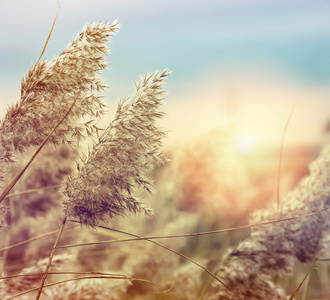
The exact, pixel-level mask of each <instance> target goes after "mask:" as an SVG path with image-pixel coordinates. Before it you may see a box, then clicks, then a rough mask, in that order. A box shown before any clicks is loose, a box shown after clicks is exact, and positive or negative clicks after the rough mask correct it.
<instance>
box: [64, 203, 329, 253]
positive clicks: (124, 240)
mask: <svg viewBox="0 0 330 300" xmlns="http://www.w3.org/2000/svg"><path fill="white" fill-rule="evenodd" d="M327 209H329V208H328V207H325V208H322V209H320V210H318V211H315V212H312V213H308V214H304V215H301V216H296V217H290V218H285V219H279V220H274V221H266V222H261V223H255V224H249V225H242V226H237V227H233V228H226V229H218V230H212V231H206V232H195V233H186V234H176V235H167V236H146V237H140V236H136V238H131V239H119V240H110V241H100V242H94V243H81V244H71V245H62V246H57V248H70V247H80V246H88V245H100V244H112V243H120V242H131V241H137V240H154V239H169V238H181V237H190V236H199V235H206V234H216V233H223V232H229V231H236V230H243V229H251V228H254V227H259V226H263V225H269V224H274V223H279V222H285V221H290V220H295V219H299V218H303V217H309V216H313V215H316V214H318V213H321V212H322V211H324V210H327ZM69 222H77V223H79V222H78V221H74V220H69ZM98 227H100V228H105V229H108V228H107V227H103V226H98ZM132 236H135V235H132Z"/></svg>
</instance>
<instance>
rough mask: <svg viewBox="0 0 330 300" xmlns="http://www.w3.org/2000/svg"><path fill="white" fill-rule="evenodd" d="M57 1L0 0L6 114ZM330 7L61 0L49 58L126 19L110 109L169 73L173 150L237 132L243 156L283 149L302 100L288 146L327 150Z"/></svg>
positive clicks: (116, 52) (288, 0)
mask: <svg viewBox="0 0 330 300" xmlns="http://www.w3.org/2000/svg"><path fill="white" fill-rule="evenodd" d="M57 10H58V4H57V1H55V0H47V1H45V0H24V1H23V0H11V1H5V0H0V11H1V19H0V37H1V38H0V109H1V111H0V115H1V116H3V114H4V113H5V108H6V106H7V105H8V104H10V103H13V102H15V101H16V100H17V99H18V98H19V95H20V80H21V77H22V76H23V75H24V74H25V73H26V72H27V71H28V69H29V67H30V66H31V64H32V63H33V62H35V61H36V60H37V59H38V57H39V55H40V53H41V50H42V48H43V45H44V43H45V40H46V38H47V35H48V33H49V30H50V28H51V25H52V22H53V19H54V17H55V15H56V13H57ZM329 16H330V2H329V1H328V0H323V1H322V0H313V1H311V0H273V1H272V0H218V1H215V0H214V1H212V0H205V1H187V0H177V1H169V0H166V1H163V0H161V1H159V0H157V1H152V0H126V1H125V0H122V1H109V0H94V1H89V0H79V1H78V0H67V1H65V0H62V1H61V10H60V13H59V16H58V19H57V22H56V25H55V28H54V31H53V34H52V37H51V39H50V41H49V44H48V47H47V50H46V53H45V54H44V58H47V59H52V58H53V57H54V56H56V55H57V54H59V53H60V52H61V51H62V50H63V49H64V48H65V47H66V46H67V45H68V43H69V42H70V41H72V40H73V39H74V38H75V37H76V35H77V33H78V32H79V31H80V30H81V29H82V27H83V26H84V25H85V24H86V23H88V22H98V21H100V20H102V21H109V22H110V23H112V22H113V21H114V20H115V19H117V18H118V19H119V21H120V22H121V24H122V28H121V29H120V30H119V31H118V33H117V34H116V36H115V37H113V39H112V44H111V46H112V50H111V53H110V57H109V59H110V61H111V66H110V68H109V69H108V70H107V71H105V72H103V76H104V77H105V79H106V83H107V84H108V85H110V87H111V88H110V90H109V91H107V94H106V101H107V103H108V104H109V105H110V106H111V108H112V109H113V110H114V109H115V106H116V103H117V101H118V99H119V98H120V97H126V96H128V95H132V94H133V93H134V85H133V82H134V81H137V80H138V78H139V76H140V75H143V74H145V73H146V72H152V71H154V70H157V69H163V68H168V69H169V70H170V71H172V75H171V77H170V78H169V80H168V84H167V90H168V99H167V104H166V108H165V110H166V111H167V113H168V116H167V117H166V119H165V121H164V126H165V127H166V129H168V130H169V145H174V144H175V143H176V142H177V141H181V140H185V139H188V138H190V137H191V136H193V135H195V134H197V133H198V132H201V131H203V130H207V129H209V128H219V127H221V126H223V124H235V126H236V128H237V143H238V144H240V145H241V147H243V148H244V149H250V150H251V149H254V148H258V147H263V146H270V145H279V143H280V139H281V134H282V131H283V128H284V125H285V122H286V120H287V117H288V115H289V113H290V111H291V108H292V106H293V104H294V103H295V101H296V100H297V99H299V101H298V103H297V105H296V109H295V111H294V114H293V117H292V119H291V122H290V126H289V129H288V133H287V136H286V144H287V145H291V144H292V145H293V144H295V145H297V144H298V145H303V144H309V143H316V142H324V141H325V140H326V139H327V137H326V136H325V135H324V134H322V130H323V128H324V126H325V124H326V122H327V120H328V119H330V101H329V100H330V58H329V57H330V56H329V54H330V18H329Z"/></svg>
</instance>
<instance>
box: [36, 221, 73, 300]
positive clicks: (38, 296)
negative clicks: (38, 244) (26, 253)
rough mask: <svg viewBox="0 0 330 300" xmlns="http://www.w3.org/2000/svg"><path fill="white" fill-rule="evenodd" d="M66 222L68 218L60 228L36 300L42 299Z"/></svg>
mask: <svg viewBox="0 0 330 300" xmlns="http://www.w3.org/2000/svg"><path fill="white" fill-rule="evenodd" d="M66 220H67V218H66V217H64V219H63V221H62V224H61V227H60V230H59V232H58V235H57V238H56V241H55V243H54V247H53V250H52V252H51V253H50V256H49V261H48V264H47V267H46V270H45V272H44V275H43V276H42V279H41V283H40V286H39V289H38V294H37V297H36V300H39V298H40V295H41V292H42V289H43V286H44V284H45V281H46V278H47V274H48V271H49V268H50V265H51V264H52V260H53V257H54V254H55V251H56V246H57V244H58V242H59V240H60V238H61V235H62V232H63V229H64V226H65V223H66Z"/></svg>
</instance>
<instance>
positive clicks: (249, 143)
mask: <svg viewBox="0 0 330 300" xmlns="http://www.w3.org/2000/svg"><path fill="white" fill-rule="evenodd" d="M255 147H256V143H255V141H254V139H253V138H252V137H251V136H249V135H247V134H242V135H239V136H238V137H237V138H236V140H235V148H236V150H237V151H238V153H239V154H242V155H249V154H251V153H252V152H253V151H254V150H255Z"/></svg>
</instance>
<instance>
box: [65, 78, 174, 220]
mask: <svg viewBox="0 0 330 300" xmlns="http://www.w3.org/2000/svg"><path fill="white" fill-rule="evenodd" d="M168 75H169V73H168V72H167V71H163V72H156V73H154V74H152V75H150V76H146V77H145V78H144V79H143V80H142V81H141V82H140V83H139V84H138V85H137V86H136V95H135V97H134V98H133V99H132V100H129V99H125V100H123V101H121V102H120V103H119V105H118V110H117V113H116V115H115V118H114V120H113V121H112V123H111V124H110V126H109V127H108V128H107V129H106V130H105V132H104V133H103V135H102V136H101V137H100V139H99V141H98V143H96V144H95V145H94V148H93V150H92V152H91V153H90V154H89V156H88V158H87V159H85V160H84V161H83V166H82V167H81V169H80V171H79V172H78V173H77V174H76V175H74V176H71V177H68V178H67V180H66V181H65V182H64V187H63V193H64V196H65V199H64V202H63V203H64V211H65V214H66V215H67V216H68V217H72V218H75V219H78V220H79V221H80V222H81V223H82V224H86V225H89V226H92V227H93V226H96V225H98V224H99V222H100V221H104V222H108V221H110V219H111V218H112V217H114V216H116V215H125V214H126V213H128V212H132V213H137V212H144V213H145V214H147V215H150V213H151V211H150V209H148V208H145V207H144V206H143V204H142V203H141V202H140V200H138V199H137V198H136V196H135V193H136V192H137V190H138V189H140V188H142V189H144V190H147V191H148V192H151V187H152V182H151V180H150V179H149V178H148V177H147V176H148V172H149V171H150V170H151V169H152V167H153V166H154V164H155V163H156V164H159V163H161V162H163V161H164V160H165V158H164V156H163V151H162V138H163V136H164V135H165V134H164V132H163V131H161V130H160V129H158V128H157V127H156V120H157V119H158V118H160V117H162V116H163V113H162V112H161V111H160V110H159V108H160V106H161V102H162V100H163V95H164V90H163V84H164V80H165V78H166V77H167V76H168Z"/></svg>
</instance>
